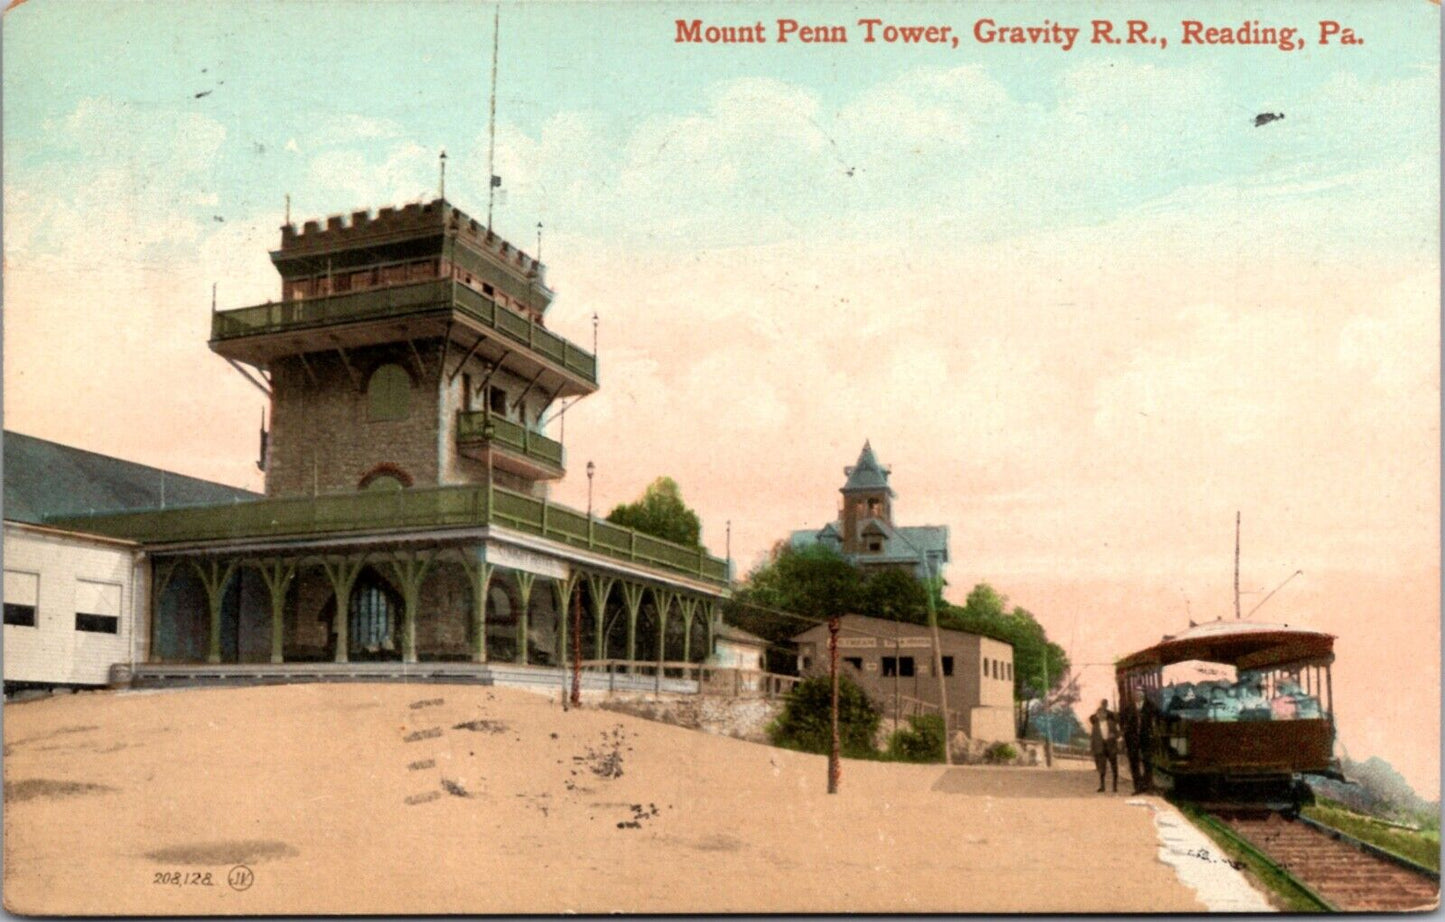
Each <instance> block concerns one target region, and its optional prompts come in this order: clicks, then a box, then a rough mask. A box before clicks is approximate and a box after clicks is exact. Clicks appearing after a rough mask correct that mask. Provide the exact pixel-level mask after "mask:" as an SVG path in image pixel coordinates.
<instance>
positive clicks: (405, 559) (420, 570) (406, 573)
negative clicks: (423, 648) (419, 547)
mask: <svg viewBox="0 0 1445 922" xmlns="http://www.w3.org/2000/svg"><path fill="white" fill-rule="evenodd" d="M435 559H436V555H435V554H433V553H432V552H430V551H421V552H418V551H416V550H409V551H405V552H403V553H402V554H401V555H400V556H399V557H398V558H397V559H395V560H392V561H391V571H392V573H394V574H395V575H396V583H397V585H398V586H400V587H401V604H402V612H401V661H402V662H403V663H414V662H416V608H417V599H418V598H419V597H420V596H421V584H422V581H423V580H425V579H426V574H427V571H428V570H430V569H431V565H432V562H433V561H434V560H435Z"/></svg>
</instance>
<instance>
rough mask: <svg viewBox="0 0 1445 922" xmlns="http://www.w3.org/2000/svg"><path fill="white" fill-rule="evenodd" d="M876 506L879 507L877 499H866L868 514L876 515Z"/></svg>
mask: <svg viewBox="0 0 1445 922" xmlns="http://www.w3.org/2000/svg"><path fill="white" fill-rule="evenodd" d="M878 508H879V503H878V500H876V499H870V500H868V514H869V515H871V516H876V515H877V514H878Z"/></svg>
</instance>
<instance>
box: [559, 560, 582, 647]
mask: <svg viewBox="0 0 1445 922" xmlns="http://www.w3.org/2000/svg"><path fill="white" fill-rule="evenodd" d="M581 581H582V574H581V573H579V572H577V571H575V570H574V571H572V572H571V573H569V574H568V575H567V577H566V578H565V579H564V578H560V577H555V576H554V577H552V587H553V589H555V590H556V593H557V665H559V666H561V665H564V664H565V663H567V662H568V661H570V660H571V658H572V648H571V647H570V646H568V643H569V642H570V641H571V638H572V593H574V592H576V591H577V584H578V583H580V582H581Z"/></svg>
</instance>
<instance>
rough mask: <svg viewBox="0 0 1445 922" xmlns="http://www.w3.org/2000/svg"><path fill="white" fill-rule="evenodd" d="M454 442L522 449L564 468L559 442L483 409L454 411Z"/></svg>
mask: <svg viewBox="0 0 1445 922" xmlns="http://www.w3.org/2000/svg"><path fill="white" fill-rule="evenodd" d="M457 442H458V443H459V444H466V443H469V442H489V443H491V444H492V445H497V446H501V447H503V448H510V449H512V450H514V451H518V452H521V453H522V454H523V455H526V456H527V457H528V458H530V459H532V460H533V461H540V462H542V463H543V464H545V465H547V466H549V467H554V468H556V469H557V470H558V471H562V470H565V469H566V466H567V465H566V452H565V451H564V449H563V448H562V443H561V442H556V441H553V440H552V439H549V438H547V437H546V436H545V435H542V434H541V433H537V432H533V431H532V430H530V429H528V428H527V427H526V426H523V425H521V424H520V423H515V422H513V421H512V420H510V419H505V418H503V417H501V416H497V415H495V414H493V413H490V412H488V411H486V410H479V411H475V412H471V413H467V412H458V413H457Z"/></svg>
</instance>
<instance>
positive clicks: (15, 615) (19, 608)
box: [5, 602, 35, 627]
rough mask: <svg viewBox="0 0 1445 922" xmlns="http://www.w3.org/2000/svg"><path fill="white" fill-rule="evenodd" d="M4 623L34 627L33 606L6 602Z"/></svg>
mask: <svg viewBox="0 0 1445 922" xmlns="http://www.w3.org/2000/svg"><path fill="white" fill-rule="evenodd" d="M5 623H6V624H14V625H16V626H18V627H35V606H34V605H18V604H16V603H14V602H6V603H5Z"/></svg>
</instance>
